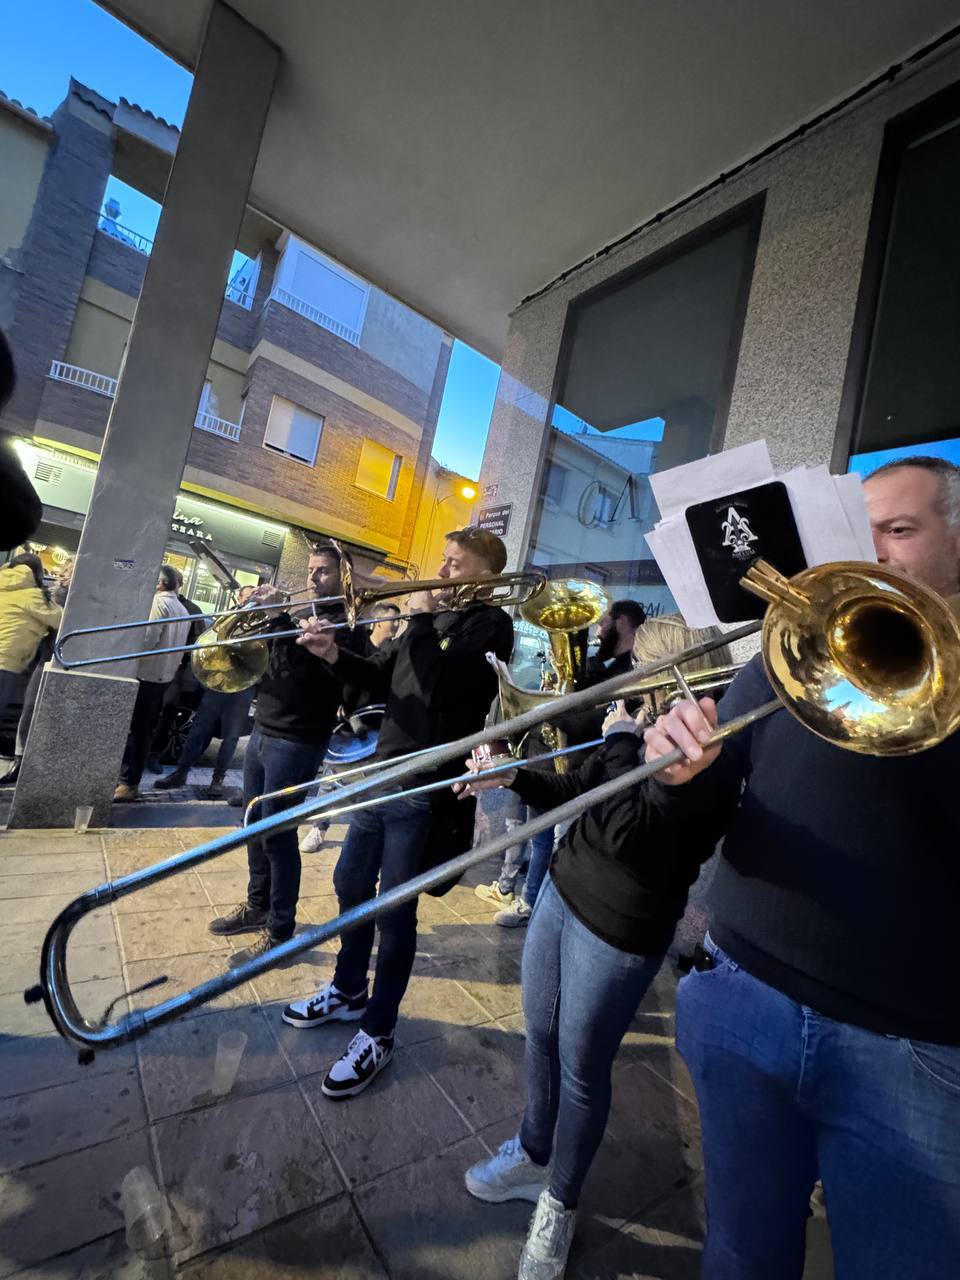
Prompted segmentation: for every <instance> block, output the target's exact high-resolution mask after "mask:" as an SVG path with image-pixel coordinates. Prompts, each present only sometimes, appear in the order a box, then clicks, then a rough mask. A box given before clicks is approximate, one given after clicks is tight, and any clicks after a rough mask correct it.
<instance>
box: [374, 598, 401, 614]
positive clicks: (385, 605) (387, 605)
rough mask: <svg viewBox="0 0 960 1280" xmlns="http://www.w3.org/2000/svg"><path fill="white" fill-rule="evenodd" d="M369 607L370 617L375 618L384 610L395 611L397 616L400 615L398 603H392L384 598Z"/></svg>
mask: <svg viewBox="0 0 960 1280" xmlns="http://www.w3.org/2000/svg"><path fill="white" fill-rule="evenodd" d="M370 608H371V609H372V610H373V612H372V613H371V615H370V616H371V617H372V618H375V617H376V616H377V615H378V614H381V613H383V612H384V611H388V612H390V613H395V614H396V615H397V616H398V617H399V616H400V606H399V605H398V604H394V603H393V601H392V600H384V601H383V602H382V603H381V604H372V605H371V606H370Z"/></svg>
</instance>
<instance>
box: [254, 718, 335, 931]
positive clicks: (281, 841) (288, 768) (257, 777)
mask: <svg viewBox="0 0 960 1280" xmlns="http://www.w3.org/2000/svg"><path fill="white" fill-rule="evenodd" d="M326 750H327V744H326V742H319V743H314V742H288V741H287V740H286V738H270V737H267V735H266V734H263V733H261V732H260V730H259V729H254V731H253V733H251V735H250V741H249V742H248V743H247V751H246V755H245V756H244V761H243V804H244V808H246V806H247V805H248V804H249V803H250V801H251V800H252V799H253V797H254V796H259V795H263V793H264V792H265V791H276V790H278V789H279V788H280V787H292V786H295V785H296V783H298V782H308V781H309V780H310V779H311V778H313V777H315V776H316V772H317V770H318V769H319V768H320V762H321V761H322V760H323V757H324V754H325V753H326ZM301 799H302V797H301V796H298V795H295V796H285V797H283V798H279V799H276V800H267V801H265V802H264V804H263V805H262V806H261V808H260V811H259V813H258V814H257V817H258V819H259V818H269V817H270V816H271V814H274V813H280V812H281V810H283V809H289V808H290V807H291V806H292V805H295V804H298V803H299V802H300V800H301ZM247 866H248V867H249V870H250V879H249V882H248V885H247V903H248V904H249V905H250V906H251V907H254V908H255V909H256V910H257V911H266V912H267V913H268V915H267V929H268V930H269V931H270V933H271V935H272V936H273V937H274V938H277V939H279V940H286V939H287V938H289V937H291V936H292V935H293V931H294V928H295V927H296V922H297V899H298V898H299V896H300V849H299V847H298V845H297V829H296V827H292V828H291V829H290V830H289V831H278V832H276V833H274V834H273V835H270V836H265V837H259V838H257V839H254V840H248V841H247Z"/></svg>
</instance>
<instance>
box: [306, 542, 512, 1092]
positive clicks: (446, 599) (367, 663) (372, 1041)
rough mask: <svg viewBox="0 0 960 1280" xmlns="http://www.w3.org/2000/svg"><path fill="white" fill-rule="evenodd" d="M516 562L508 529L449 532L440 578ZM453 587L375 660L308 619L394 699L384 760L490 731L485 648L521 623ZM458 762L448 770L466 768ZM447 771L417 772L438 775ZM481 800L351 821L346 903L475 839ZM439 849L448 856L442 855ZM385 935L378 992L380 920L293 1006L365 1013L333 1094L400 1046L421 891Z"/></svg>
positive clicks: (332, 655)
mask: <svg viewBox="0 0 960 1280" xmlns="http://www.w3.org/2000/svg"><path fill="white" fill-rule="evenodd" d="M506 561H507V553H506V548H505V547H504V545H503V543H502V542H501V541H500V539H499V538H498V537H496V536H495V535H494V534H492V533H489V532H488V531H486V530H483V529H478V528H467V529H460V530H458V531H455V532H453V533H450V534H449V535H448V536H447V541H446V544H445V546H444V552H443V563H442V565H441V566H440V570H439V574H438V576H439V577H440V578H444V579H447V580H448V581H449V582H450V583H451V584H455V583H457V582H458V581H465V580H470V579H476V578H486V577H489V578H491V579H493V578H494V577H495V576H496V575H497V574H499V573H500V572H501V571H502V569H503V567H504V565H505V564H506ZM451 595H452V592H449V591H446V590H444V591H440V592H438V594H437V595H436V596H434V595H432V594H431V593H430V592H428V591H418V592H415V593H414V594H413V595H411V597H410V599H409V601H408V604H407V611H408V612H409V613H411V614H413V615H414V616H413V617H412V618H411V619H410V621H409V622H408V624H407V628H406V630H405V631H404V633H403V635H402V636H401V637H399V639H397V640H395V641H394V642H393V643H392V644H391V645H389V646H387V647H386V649H381V650H378V651H377V652H376V653H375V654H373V655H372V656H370V657H369V658H359V657H357V656H356V655H354V654H350V653H347V652H345V651H344V650H343V649H341V647H340V643H339V640H338V637H341V636H342V635H343V633H342V632H341V631H338V630H333V629H330V628H325V627H324V625H323V624H322V622H319V621H316V620H312V619H311V620H308V621H307V622H306V623H304V624H303V625H304V634H303V636H302V638H301V639H300V640H299V641H298V643H299V644H301V645H303V646H304V647H305V648H306V649H307V650H309V652H310V653H312V654H314V655H316V656H317V657H318V658H322V659H324V660H325V665H326V666H327V669H328V670H329V671H330V672H331V674H332V676H333V677H334V678H335V679H336V680H338V681H340V682H342V683H346V682H349V683H350V684H353V685H360V686H362V687H363V688H364V689H368V690H369V691H370V692H371V694H372V695H373V696H375V697H378V698H382V699H383V700H384V701H385V703H386V711H385V713H384V718H383V723H382V725H381V728H380V738H379V743H378V750H377V754H378V756H379V757H380V758H382V759H390V758H391V757H393V756H399V755H404V754H406V753H407V752H412V751H417V750H419V749H421V748H424V747H429V746H432V745H435V744H437V743H441V742H445V741H450V740H452V739H455V738H459V737H462V736H464V735H465V734H469V733H472V732H474V731H475V730H477V729H480V728H481V727H482V726H483V723H484V719H485V718H486V715H487V712H488V710H489V708H490V703H491V702H492V700H493V698H494V696H495V694H496V692H497V678H496V675H495V673H494V671H493V668H492V667H491V666H490V665H489V664H488V663H487V661H486V658H485V654H486V653H488V652H492V653H495V654H496V655H497V657H498V658H501V659H502V660H503V661H504V662H506V661H508V660H509V658H510V654H511V651H512V648H513V624H512V622H511V621H510V618H509V617H508V616H507V614H506V613H505V612H504V611H503V610H502V609H499V608H494V607H491V606H490V605H488V604H484V603H483V602H482V599H480V600H477V601H476V602H474V603H471V604H469V605H467V606H466V607H465V608H459V609H457V610H456V611H450V610H447V611H444V606H445V605H446V604H453V603H454V602H453V600H452V599H451V598H450V597H451ZM456 771H457V770H456V766H455V765H454V766H450V771H449V772H456ZM443 776H444V773H443V772H442V771H436V772H433V773H431V774H430V775H428V777H427V778H420V779H417V778H414V779H413V785H416V783H417V782H418V781H435V780H437V779H438V778H442V777H443ZM473 807H474V806H473V803H471V804H470V806H469V809H468V811H467V813H466V814H462V813H461V812H459V811H458V806H457V802H456V800H455V798H454V796H453V794H452V792H450V791H441V792H436V793H434V794H433V795H432V796H430V797H429V798H428V797H426V796H411V797H403V798H399V797H398V798H397V799H396V800H393V801H391V802H390V803H388V804H384V805H380V806H378V807H377V808H373V809H369V810H366V811H363V812H360V813H358V814H357V815H356V816H355V817H354V818H353V819H352V820H351V823H350V827H349V830H348V832H347V837H346V839H345V841H344V844H343V849H342V851H341V854H340V859H339V861H338V862H337V866H336V870H335V871H334V876H333V883H334V888H335V889H336V891H337V897H338V899H339V903H340V910H341V912H343V911H347V910H349V909H350V908H351V907H355V906H358V905H359V904H360V903H362V902H365V901H366V900H367V899H369V898H371V897H372V896H373V894H374V892H375V891H376V890H377V882H378V880H379V891H380V892H381V893H383V892H385V891H386V890H387V889H391V888H393V887H394V886H396V885H399V884H402V883H403V882H404V881H406V880H409V879H410V878H411V877H412V876H414V875H416V874H417V873H418V872H419V871H421V870H423V869H424V867H425V865H430V863H432V862H440V861H443V860H445V859H447V858H451V857H453V856H454V855H455V854H457V853H459V852H462V851H463V850H464V849H465V848H469V846H470V843H471V841H472V833H473ZM431 849H434V850H436V853H437V854H438V855H439V856H437V857H432V855H431ZM379 923H380V945H379V950H378V953H377V963H376V970H375V974H374V981H373V991H372V994H371V996H370V998H369V1000H368V998H367V974H368V970H369V967H370V955H371V951H372V948H373V940H374V925H373V922H372V921H371V922H370V923H368V924H364V925H362V926H361V927H359V928H356V929H352V930H350V931H349V932H348V933H346V934H344V935H343V937H342V938H341V941H340V953H339V955H338V957H337V967H336V971H335V973H334V976H333V981H332V982H329V983H327V984H326V985H325V986H323V987H321V988H320V990H319V991H318V992H316V994H315V995H313V996H310V997H309V998H307V999H304V1000H296V1001H294V1002H293V1003H292V1004H289V1005H287V1007H286V1009H285V1010H284V1012H283V1019H284V1021H285V1022H287V1023H289V1024H290V1025H291V1026H295V1027H318V1026H322V1025H324V1024H325V1023H328V1022H353V1021H356V1022H359V1023H360V1030H359V1033H358V1034H357V1035H356V1036H355V1037H354V1038H353V1040H352V1041H351V1042H350V1044H349V1046H348V1048H347V1050H346V1052H345V1053H344V1054H343V1055H342V1056H341V1057H340V1058H339V1059H338V1060H337V1062H335V1063H334V1064H333V1066H332V1067H331V1069H330V1071H329V1072H328V1073H327V1076H326V1078H325V1079H324V1081H323V1084H322V1086H321V1087H322V1089H323V1092H324V1093H325V1094H326V1095H327V1097H331V1098H344V1097H351V1096H353V1095H354V1094H357V1093H360V1092H361V1090H363V1089H365V1088H366V1087H367V1085H368V1084H370V1082H371V1081H372V1080H373V1078H374V1076H375V1075H376V1074H377V1072H379V1071H380V1070H381V1069H382V1068H383V1067H384V1066H386V1064H387V1062H389V1060H390V1057H391V1055H392V1053H393V1044H394V1029H395V1026H396V1022H397V1015H398V1011H399V1008H400V1002H401V1000H402V999H403V995H404V992H405V991H406V989H407V983H408V981H409V979H410V972H411V969H412V968H413V961H414V957H415V955H416V948H417V904H416V901H415V900H414V901H412V902H409V903H407V904H406V905H404V906H402V907H397V908H395V909H394V910H392V911H388V912H385V913H384V914H383V915H381V917H380V922H379Z"/></svg>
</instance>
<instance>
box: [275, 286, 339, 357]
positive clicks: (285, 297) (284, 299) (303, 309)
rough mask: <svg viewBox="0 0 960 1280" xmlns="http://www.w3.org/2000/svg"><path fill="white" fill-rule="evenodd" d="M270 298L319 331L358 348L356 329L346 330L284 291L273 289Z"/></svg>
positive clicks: (329, 317)
mask: <svg viewBox="0 0 960 1280" xmlns="http://www.w3.org/2000/svg"><path fill="white" fill-rule="evenodd" d="M270 297H271V298H272V299H274V300H275V301H276V302H279V303H281V304H282V305H283V306H285V307H289V308H290V310H291V311H296V312H297V314H298V315H301V316H305V317H306V319H307V320H312V321H313V323H314V324H318V325H319V326H320V328H321V329H329V330H330V332H331V333H335V334H336V335H337V337H338V338H343V340H344V342H349V343H352V344H353V346H355V347H359V345H360V334H359V333H358V332H357V330H356V329H348V328H347V326H346V325H345V324H341V323H340V321H339V320H334V319H333V317H332V316H328V315H326V314H325V313H324V312H323V311H320V310H318V308H317V307H311V305H310V303H309V302H304V301H303V299H302V298H297V297H295V296H294V295H293V294H292V293H287V291H286V289H274V290H273V292H272V293H271V294H270Z"/></svg>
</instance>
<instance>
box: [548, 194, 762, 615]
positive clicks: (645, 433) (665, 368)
mask: <svg viewBox="0 0 960 1280" xmlns="http://www.w3.org/2000/svg"><path fill="white" fill-rule="evenodd" d="M761 211H762V206H761V204H760V203H751V204H750V205H749V206H746V207H745V208H743V209H742V210H740V211H738V212H737V213H736V214H735V215H734V216H731V217H729V218H724V219H723V220H722V221H719V222H716V223H714V224H711V226H709V227H707V228H704V229H703V230H702V231H701V232H698V233H697V234H696V235H695V236H694V237H689V238H688V239H687V240H686V241H684V242H682V243H681V244H679V245H677V246H674V247H673V248H672V249H671V251H670V252H669V254H668V255H663V256H660V255H657V256H656V258H655V260H654V261H651V262H650V263H647V264H644V265H642V266H641V267H640V268H639V269H638V270H633V271H631V272H629V273H627V274H626V275H624V276H620V277H617V278H616V279H615V280H613V281H611V282H610V283H608V284H605V285H603V286H602V287H601V288H600V289H597V290H593V291H591V292H590V293H588V294H585V295H584V296H583V297H581V298H579V299H578V300H577V302H576V303H575V304H574V305H573V306H572V307H571V309H570V314H569V316H568V318H567V326H566V331H565V334H564V343H563V354H562V355H561V370H560V372H561V376H560V380H559V389H558V393H557V397H556V403H555V406H554V410H553V415H552V419H551V424H550V430H549V432H548V439H547V446H546V454H545V458H544V464H543V469H542V471H541V478H540V494H539V498H540V501H539V504H538V509H537V513H536V517H535V522H534V532H533V537H532V539H531V544H530V554H529V562H530V563H531V564H532V565H535V566H536V567H538V568H541V569H544V570H545V571H546V572H548V573H549V575H550V576H551V577H573V578H590V579H592V580H593V581H594V582H601V583H602V584H603V585H604V586H605V588H606V590H607V591H608V593H609V594H610V595H611V597H612V598H613V599H623V598H627V597H629V598H632V599H637V600H640V601H642V602H643V604H644V607H645V608H646V609H647V610H648V612H650V613H651V614H652V615H656V614H659V613H668V612H671V611H672V610H673V609H674V608H675V605H674V602H673V599H672V597H671V596H670V593H669V591H668V590H667V588H666V586H665V584H664V582H663V578H662V577H661V575H660V572H659V570H658V569H657V566H656V562H655V561H654V559H653V557H652V555H651V554H650V551H649V548H648V547H647V544H646V540H645V538H644V536H643V535H644V533H645V532H646V531H647V530H648V529H650V528H652V527H653V525H654V524H655V523H656V520H657V519H658V511H657V506H656V503H655V502H654V500H653V494H652V492H651V489H650V484H649V477H650V475H651V474H652V473H653V472H656V471H662V470H666V469H667V468H669V467H675V466H678V465H679V464H680V463H683V462H689V461H690V460H692V459H693V458H698V457H702V456H703V455H704V454H706V453H709V452H710V451H711V450H713V449H716V448H718V447H720V443H721V439H722V434H723V429H724V425H725V417H726V408H727V403H728V400H729V390H730V386H731V384H732V380H733V372H734V369H735V367H736V358H737V351H738V349H739V343H740V331H741V327H742V319H743V313H744V309H745V306H746V297H747V293H748V291H749V286H750V277H751V273H752V269H753V258H754V248H755V244H756V237H757V232H758V229H759V222H760V216H761Z"/></svg>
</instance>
